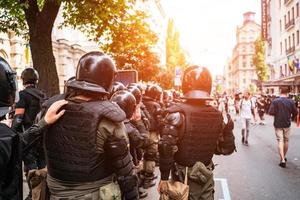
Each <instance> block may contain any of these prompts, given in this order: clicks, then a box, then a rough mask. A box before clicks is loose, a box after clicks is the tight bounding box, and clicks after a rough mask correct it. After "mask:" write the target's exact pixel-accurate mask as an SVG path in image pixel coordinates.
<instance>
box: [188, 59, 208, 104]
mask: <svg viewBox="0 0 300 200" xmlns="http://www.w3.org/2000/svg"><path fill="white" fill-rule="evenodd" d="M211 87H212V77H211V74H210V72H209V70H208V69H207V68H206V67H200V66H197V65H194V66H190V67H188V68H187V69H186V70H185V71H184V73H183V79H182V91H183V98H185V99H203V100H209V99H211V97H210V92H211Z"/></svg>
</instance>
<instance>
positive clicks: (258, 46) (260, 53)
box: [252, 38, 268, 86]
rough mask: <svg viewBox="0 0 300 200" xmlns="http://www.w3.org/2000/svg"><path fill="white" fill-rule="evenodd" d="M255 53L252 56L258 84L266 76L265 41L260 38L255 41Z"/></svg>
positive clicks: (265, 78) (264, 79)
mask: <svg viewBox="0 0 300 200" xmlns="http://www.w3.org/2000/svg"><path fill="white" fill-rule="evenodd" d="M254 46H255V53H254V55H253V57H252V62H253V65H254V66H255V70H256V74H257V78H258V81H259V85H260V86H261V84H262V82H264V81H266V80H267V78H268V67H267V65H266V62H265V43H264V41H263V40H262V39H261V38H258V39H257V40H256V41H255V44H254Z"/></svg>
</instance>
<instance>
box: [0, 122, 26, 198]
mask: <svg viewBox="0 0 300 200" xmlns="http://www.w3.org/2000/svg"><path fill="white" fill-rule="evenodd" d="M0 133H1V134H0V146H1V151H0V157H1V158H0V169H1V171H0V199H11V200H18V199H22V198H23V197H22V194H23V193H22V190H23V185H22V184H23V182H22V176H23V172H22V159H21V157H22V149H21V142H20V138H19V135H17V134H16V133H15V132H14V131H12V130H11V129H10V128H9V127H8V126H7V125H5V124H2V123H0ZM3 164H5V165H3ZM1 197H2V198H1Z"/></svg>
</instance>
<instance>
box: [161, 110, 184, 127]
mask: <svg viewBox="0 0 300 200" xmlns="http://www.w3.org/2000/svg"><path fill="white" fill-rule="evenodd" d="M164 122H165V123H166V124H168V125H172V126H175V127H179V126H180V125H181V124H182V123H183V117H182V115H181V114H180V113H179V112H174V113H170V114H168V115H167V116H166V118H165V119H164Z"/></svg>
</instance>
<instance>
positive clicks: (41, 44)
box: [29, 31, 59, 96]
mask: <svg viewBox="0 0 300 200" xmlns="http://www.w3.org/2000/svg"><path fill="white" fill-rule="evenodd" d="M37 32H41V31H37ZM29 44H30V49H31V53H32V62H33V67H34V68H35V69H36V70H37V71H38V73H39V75H40V79H39V84H38V87H39V88H40V89H41V90H43V91H44V92H45V93H46V94H47V95H48V96H53V95H55V94H58V93H59V80H58V74H57V70H56V65H55V58H54V54H53V49H52V39H51V33H50V34H47V33H42V34H38V35H36V36H35V37H32V36H31V35H30V41H29Z"/></svg>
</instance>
